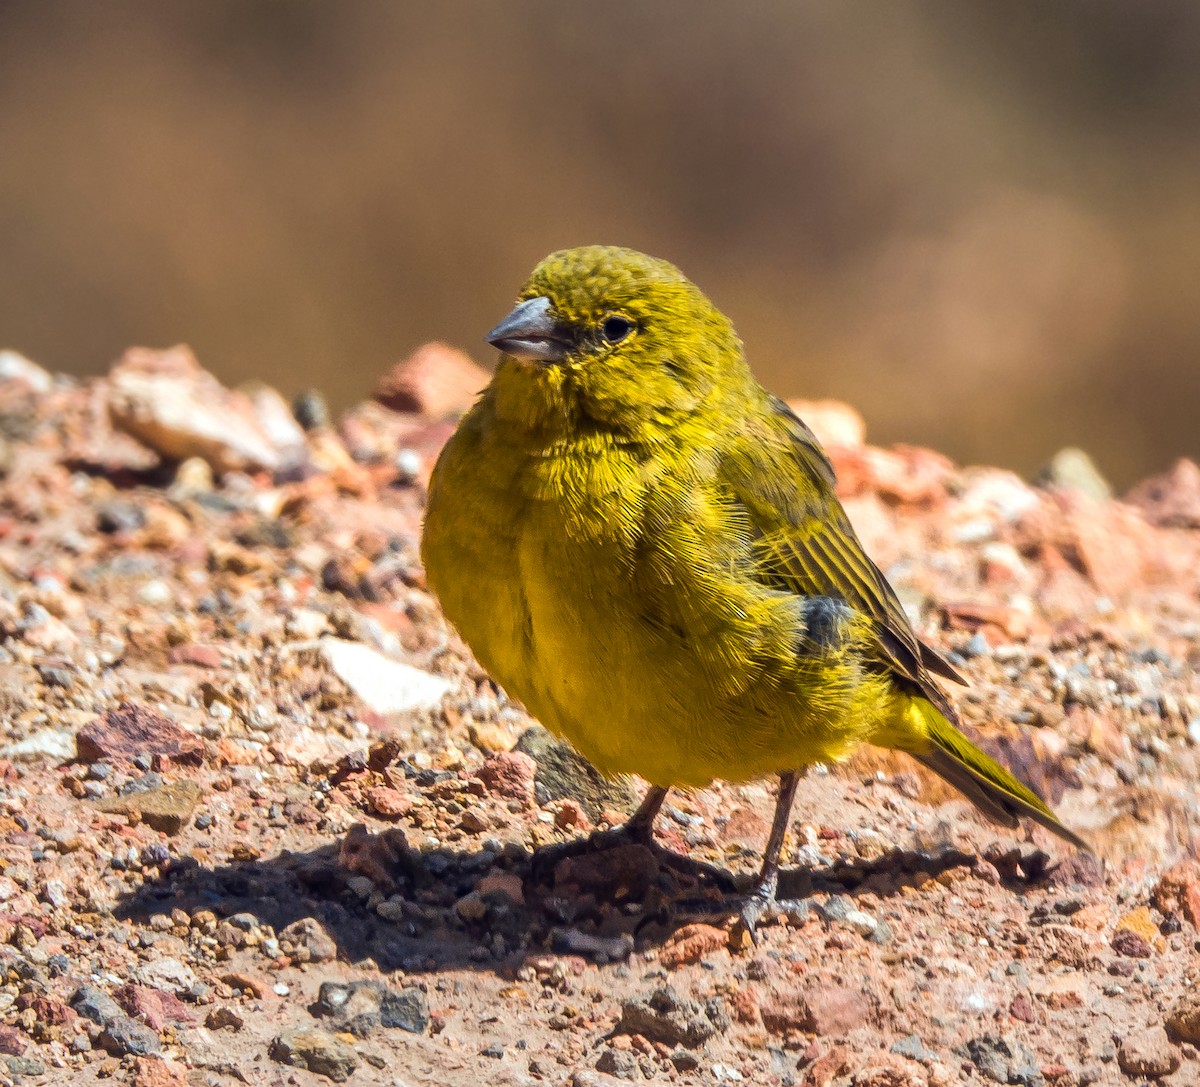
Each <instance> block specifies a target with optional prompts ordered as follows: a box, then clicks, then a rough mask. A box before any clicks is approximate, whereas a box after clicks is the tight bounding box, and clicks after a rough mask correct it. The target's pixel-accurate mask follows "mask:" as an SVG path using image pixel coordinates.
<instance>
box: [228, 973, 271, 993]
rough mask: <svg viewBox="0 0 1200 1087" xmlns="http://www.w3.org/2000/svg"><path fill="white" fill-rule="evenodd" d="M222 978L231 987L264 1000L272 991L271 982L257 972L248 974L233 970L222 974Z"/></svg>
mask: <svg viewBox="0 0 1200 1087" xmlns="http://www.w3.org/2000/svg"><path fill="white" fill-rule="evenodd" d="M221 980H222V981H223V982H224V983H225V984H226V985H228V986H229V987H230V988H231V989H238V990H240V991H241V992H245V993H250V994H251V995H253V996H255V997H257V998H258V999H259V1000H262V999H263V998H264V997H265V996H266V995H267V994H268V993H269V992H271V983H270V982H269V981H268V980H267V979H266V978H263V977H259V976H258V975H257V974H248V973H246V972H245V971H241V970H231V971H229V972H228V973H225V974H222V975H221Z"/></svg>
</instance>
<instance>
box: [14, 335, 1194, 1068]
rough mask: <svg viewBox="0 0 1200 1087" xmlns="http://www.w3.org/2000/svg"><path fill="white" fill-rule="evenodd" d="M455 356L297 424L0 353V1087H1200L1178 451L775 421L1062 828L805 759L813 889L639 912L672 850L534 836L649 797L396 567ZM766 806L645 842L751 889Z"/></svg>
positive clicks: (745, 800) (157, 379)
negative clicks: (993, 460) (804, 444)
mask: <svg viewBox="0 0 1200 1087" xmlns="http://www.w3.org/2000/svg"><path fill="white" fill-rule="evenodd" d="M430 374H437V375H441V379H439V380H441V384H440V385H439V384H437V382H435V381H433V380H432V379H431V378H430ZM447 374H449V375H451V377H449V378H447V377H446V375H447ZM478 381H479V375H478V374H476V373H474V372H473V371H472V369H471V368H470V366H469V364H467V363H465V362H464V361H462V360H456V358H454V357H452V356H451V354H450V353H448V352H447V351H446V349H441V348H430V349H428V351H427V352H426V354H425V355H423V356H419V357H418V359H417V360H416V361H415V362H412V363H411V364H410V365H409V366H408V367H401V368H399V369H398V370H397V371H396V372H395V373H393V374H392V375H390V376H389V378H388V379H387V381H386V382H385V383H384V385H383V386H381V399H382V400H385V401H386V402H387V403H389V404H391V405H392V406H391V407H385V406H383V404H382V403H378V402H371V403H366V404H363V405H361V406H359V407H358V408H356V409H354V410H353V411H352V412H351V413H350V414H349V415H348V416H347V417H346V418H344V419H343V420H341V421H339V422H338V423H337V424H336V425H333V424H330V423H329V421H328V420H326V419H325V418H324V417H323V413H322V409H321V404H320V402H319V400H318V399H317V398H315V397H306V398H302V399H301V400H300V401H299V402H298V403H297V405H295V416H296V418H299V420H300V421H301V422H302V423H303V424H304V426H303V427H302V426H300V425H298V424H297V421H296V418H294V417H293V414H292V411H291V410H289V405H287V404H285V403H284V402H283V401H282V400H281V399H280V398H279V397H278V395H277V394H274V393H273V392H271V390H266V389H262V388H258V389H254V390H250V391H248V392H246V393H242V392H236V393H235V392H233V391H230V390H226V389H222V388H221V387H220V386H219V385H217V384H216V382H215V381H214V380H213V379H212V378H210V377H208V375H206V374H205V373H204V372H203V371H202V370H201V369H200V368H199V367H198V365H197V364H196V363H195V361H194V360H193V359H192V358H191V357H190V355H188V354H187V353H186V351H182V350H175V351H173V352H165V353H154V352H131V353H130V355H128V356H126V358H125V359H124V360H122V362H121V363H120V364H119V365H118V366H117V367H116V368H115V369H114V370H113V371H112V372H111V373H110V374H109V375H107V376H105V377H103V378H100V379H97V380H94V381H91V382H88V383H85V384H76V383H72V382H69V381H67V380H65V379H61V378H54V377H52V376H51V375H48V374H46V373H45V372H44V371H42V370H40V369H39V368H37V367H36V366H34V365H32V364H30V363H29V362H27V361H26V360H24V359H21V358H19V357H18V356H15V355H12V354H11V353H8V354H0V468H2V470H3V478H2V479H0V705H2V706H3V710H4V713H3V735H2V736H0V1074H3V1077H4V1078H5V1081H6V1082H7V1081H12V1082H21V1083H26V1082H28V1083H32V1084H41V1083H64V1084H66V1083H73V1084H79V1085H82V1087H87V1085H93V1084H100V1083H102V1082H115V1083H130V1084H136V1085H141V1087H175V1085H182V1084H194V1085H196V1087H200V1085H206V1087H208V1085H211V1087H219V1085H220V1087H224V1085H235V1084H239V1083H243V1084H263V1085H275V1084H295V1085H309V1084H319V1083H325V1082H327V1081H328V1080H334V1081H337V1082H342V1081H349V1082H351V1083H353V1084H360V1085H362V1087H367V1085H375V1084H378V1085H396V1087H400V1085H411V1087H416V1085H419V1084H431V1085H432V1084H437V1085H446V1087H458V1085H472V1087H474V1085H476V1084H478V1083H479V1082H481V1081H482V1080H485V1079H486V1081H488V1082H490V1083H494V1084H497V1085H498V1084H551V1085H559V1084H574V1085H576V1087H603V1085H606V1084H609V1085H611V1084H617V1083H619V1082H654V1083H658V1082H662V1083H676V1084H681V1085H684V1084H726V1083H731V1084H735V1083H746V1084H801V1083H807V1084H828V1085H843V1084H853V1085H855V1087H920V1085H942V1084H958V1083H975V1084H988V1083H1010V1084H1023V1085H1030V1087H1032V1085H1039V1084H1046V1085H1082V1084H1090V1083H1095V1084H1137V1083H1144V1082H1150V1081H1153V1082H1157V1083H1161V1084H1166V1085H1169V1087H1183V1085H1185V1084H1197V1083H1200V1049H1198V1048H1197V1047H1198V1046H1200V993H1197V990H1196V989H1195V988H1194V986H1195V985H1196V982H1197V978H1198V977H1200V930H1198V926H1200V866H1198V865H1197V856H1198V854H1197V827H1198V826H1200V815H1198V810H1197V798H1198V791H1197V785H1196V781H1197V769H1198V766H1197V762H1198V758H1197V752H1198V748H1200V682H1198V681H1197V678H1196V675H1195V668H1196V665H1197V663H1198V662H1200V574H1198V571H1200V469H1197V468H1196V466H1195V465H1192V464H1189V463H1187V462H1180V463H1179V464H1177V465H1176V466H1175V467H1174V468H1172V469H1171V470H1170V471H1168V472H1167V473H1165V474H1164V475H1163V476H1162V477H1159V478H1157V479H1155V480H1150V481H1147V482H1146V483H1145V484H1143V485H1141V486H1140V487H1138V488H1136V489H1135V490H1134V491H1133V492H1131V493H1130V494H1129V495H1126V496H1124V498H1123V499H1122V500H1117V499H1114V498H1111V497H1109V496H1108V495H1107V494H1106V493H1105V492H1106V487H1105V485H1104V482H1103V480H1101V479H1100V478H1099V477H1097V476H1096V475H1095V472H1094V470H1092V469H1091V468H1090V465H1089V464H1088V462H1087V460H1086V458H1083V457H1081V456H1079V455H1077V454H1072V453H1065V454H1064V455H1062V456H1060V457H1059V458H1056V460H1055V462H1054V463H1053V465H1052V466H1050V468H1049V469H1048V472H1047V474H1046V476H1045V478H1044V479H1043V480H1042V481H1041V482H1039V484H1038V485H1036V486H1034V485H1031V484H1029V483H1027V482H1025V481H1022V480H1020V479H1018V478H1017V477H1016V476H1014V475H1012V474H1011V473H1007V472H1004V471H1001V470H998V469H987V468H966V469H964V468H960V467H957V466H955V465H953V464H950V463H949V462H948V461H946V460H945V459H944V458H942V457H940V456H939V455H938V454H936V453H933V452H930V451H928V450H922V449H904V448H902V449H893V450H884V449H878V448H874V447H871V446H869V445H865V444H863V442H862V435H861V427H860V424H859V423H858V421H857V420H856V417H855V416H854V414H853V413H852V412H851V411H850V410H849V409H847V408H845V407H844V406H840V405H836V404H814V405H805V406H802V407H801V409H800V410H801V413H802V414H804V415H805V416H806V417H807V418H808V419H809V421H810V422H811V423H812V424H813V426H814V428H815V429H816V430H817V431H818V433H820V434H822V435H823V436H824V437H825V438H826V439H827V441H828V442H830V443H831V444H832V445H833V446H834V447H835V448H834V450H833V455H834V460H835V463H836V466H837V468H838V472H839V481H840V488H841V491H842V493H843V495H844V498H845V501H846V504H847V508H848V509H849V511H850V513H851V517H852V519H853V520H854V522H855V524H856V525H857V526H858V528H859V531H860V534H861V535H862V537H863V539H864V541H865V543H866V545H867V547H868V549H869V550H870V551H871V553H872V554H873V555H874V556H875V557H876V559H877V561H879V563H880V565H881V566H882V567H883V568H884V569H885V571H887V573H888V575H889V577H890V578H891V579H892V581H893V583H894V584H895V585H896V586H897V589H898V590H899V591H900V593H901V596H902V599H903V601H904V603H905V606H906V607H907V608H908V609H909V610H910V612H911V614H912V615H913V617H914V620H915V621H916V623H917V626H918V629H919V630H920V632H921V633H922V634H923V636H925V637H926V638H927V639H928V640H929V641H931V642H932V643H933V644H934V645H936V646H937V647H939V648H940V649H941V650H943V651H945V652H947V653H949V654H951V655H952V660H954V662H955V663H956V664H957V666H958V667H959V668H960V669H961V670H962V671H963V672H964V673H965V675H966V676H967V677H968V678H969V679H970V681H971V684H972V685H971V687H970V688H969V689H964V690H963V691H961V692H960V693H958V694H957V696H956V697H957V703H958V705H959V707H960V709H961V712H962V715H963V718H964V720H965V722H966V723H967V724H968V725H969V726H970V727H971V728H973V729H974V730H975V734H976V735H977V737H978V738H979V739H980V742H981V743H983V744H984V746H986V747H987V748H988V749H989V750H990V751H992V752H993V753H995V754H997V755H998V757H1000V758H1002V759H1004V760H1006V761H1007V762H1008V763H1009V764H1010V765H1012V766H1014V768H1016V769H1017V770H1018V771H1019V772H1020V773H1021V774H1023V775H1024V776H1025V777H1026V778H1027V779H1028V780H1030V781H1032V782H1033V783H1034V784H1035V785H1036V786H1037V787H1038V788H1039V789H1041V790H1042V791H1043V792H1044V793H1045V794H1046V795H1047V796H1048V797H1049V798H1050V799H1051V800H1052V801H1053V803H1054V804H1055V806H1056V809H1057V811H1058V813H1059V814H1060V816H1061V817H1062V818H1063V820H1064V821H1065V822H1066V823H1067V824H1069V825H1070V826H1071V827H1072V828H1074V829H1076V830H1078V831H1079V832H1080V833H1081V834H1083V835H1085V836H1086V837H1087V838H1088V839H1089V840H1090V841H1091V842H1093V843H1094V846H1095V851H1096V852H1095V856H1089V855H1086V854H1072V853H1071V852H1070V850H1068V849H1067V848H1066V847H1064V846H1063V845H1062V844H1061V843H1059V842H1058V841H1057V840H1055V839H1053V838H1051V837H1050V836H1049V835H1047V834H1046V833H1045V832H1044V831H1042V830H1041V829H1040V828H1037V827H1024V828H1023V829H1022V830H1021V831H1020V832H1008V831H1006V830H1003V829H1001V828H996V827H993V826H991V825H989V824H988V823H986V822H985V821H983V820H982V819H981V818H980V817H979V816H977V815H976V813H975V812H974V811H973V810H972V809H971V808H970V807H969V806H968V805H967V804H966V803H965V802H963V801H961V800H959V799H957V798H956V797H955V796H954V794H952V793H951V792H950V791H949V790H948V789H947V788H946V787H944V786H941V785H940V784H938V783H936V782H935V781H933V780H932V779H931V778H929V777H927V776H925V775H924V774H923V773H922V772H920V771H918V770H917V768H916V767H915V764H913V763H911V762H908V761H906V760H904V759H903V758H902V757H900V756H888V755H884V754H882V753H876V752H868V753H864V754H863V755H861V756H859V757H856V758H855V760H853V761H852V762H850V763H849V764H847V765H844V766H839V767H836V768H828V769H826V768H818V770H817V772H815V773H811V774H809V776H808V777H807V779H806V780H805V781H804V782H803V784H802V787H801V791H800V797H799V800H798V803H797V806H796V811H795V813H794V818H793V823H792V827H791V831H790V833H789V836H788V842H787V845H786V855H787V856H788V858H789V861H788V870H787V872H786V874H785V878H784V888H783V889H784V893H785V894H788V895H790V896H792V897H803V898H804V904H803V905H799V906H796V907H795V908H793V909H791V910H790V911H789V912H788V913H787V914H786V915H781V916H777V917H773V918H771V919H770V920H769V921H768V922H766V923H764V924H763V926H762V927H761V928H760V929H759V931H758V934H757V941H756V942H755V941H751V940H750V939H748V938H747V936H746V935H745V934H744V933H743V932H741V931H740V930H739V929H738V928H736V927H735V926H731V925H730V924H728V923H724V922H721V921H719V920H717V919H714V920H711V921H710V922H693V921H690V920H689V919H687V918H682V917H680V916H678V913H677V911H676V910H674V909H673V908H672V902H673V901H674V900H676V899H679V898H695V897H697V896H700V897H710V898H711V897H713V896H714V895H715V894H716V891H715V889H714V887H713V885H712V882H711V880H710V878H709V877H708V875H707V874H706V873H705V871H704V870H703V869H702V867H701V866H700V865H699V864H696V865H692V866H689V865H664V864H663V863H662V856H660V855H658V854H656V853H655V852H652V851H650V850H648V849H646V848H644V847H641V846H626V847H622V848H620V849H617V850H614V851H611V852H607V853H582V854H580V855H578V856H572V857H567V858H566V859H561V860H559V861H558V862H557V863H554V862H553V861H551V862H549V863H540V864H538V865H537V866H534V865H533V864H532V863H531V853H532V851H533V850H535V849H536V848H538V847H541V846H545V845H551V844H554V843H561V842H566V841H570V840H573V839H576V838H579V837H581V836H583V835H586V834H587V833H588V832H589V831H591V830H592V829H594V828H596V827H601V826H605V825H609V824H612V823H614V822H618V821H619V820H620V819H622V818H623V817H624V814H625V813H627V812H628V811H629V810H630V809H631V807H632V806H633V805H634V804H635V803H636V801H637V797H638V795H639V792H640V789H641V787H642V786H641V785H640V784H639V783H637V782H614V783H604V782H601V781H599V780H598V779H596V778H595V777H594V775H592V774H591V773H590V772H589V771H588V769H587V768H586V767H584V766H582V765H581V764H580V763H579V762H578V760H577V759H575V758H574V757H572V755H571V754H570V752H569V750H566V749H564V748H563V747H562V745H560V744H558V743H557V742H556V741H554V740H552V739H551V738H550V737H548V736H547V735H546V734H545V733H543V732H541V731H540V730H538V729H537V728H536V723H535V722H533V721H532V720H530V719H529V717H528V716H527V715H526V714H525V712H524V711H523V710H522V709H521V707H520V706H518V705H515V704H513V703H511V702H509V701H508V700H507V699H506V697H505V696H504V694H503V693H502V692H500V691H498V690H497V689H496V688H495V686H494V685H493V684H492V683H491V682H490V681H489V680H488V679H487V677H486V676H485V675H484V674H483V673H482V672H481V671H480V669H479V667H478V666H477V665H476V664H475V663H474V662H473V661H472V660H471V658H470V655H469V653H468V652H467V651H466V650H465V649H464V647H463V646H462V644H461V643H460V642H459V641H458V639H457V638H456V636H455V635H454V633H453V632H452V631H451V630H450V629H448V628H447V626H446V625H445V623H444V622H443V620H442V619H441V617H440V615H439V612H438V609H437V605H436V602H435V601H434V600H433V599H432V597H431V596H430V595H429V593H428V592H427V591H426V589H425V587H424V580H423V574H422V570H421V567H420V563H419V559H418V554H417V541H418V537H419V532H420V519H421V511H422V499H423V493H424V491H423V487H424V480H425V478H426V477H427V473H428V470H429V468H430V466H431V464H432V460H433V458H434V457H435V456H436V451H437V449H438V448H439V446H440V444H441V443H442V442H443V441H444V440H445V437H446V436H447V434H448V433H449V432H450V429H451V427H450V425H449V424H448V423H446V422H444V421H442V417H443V416H444V414H445V413H447V412H449V411H452V410H453V409H454V408H455V407H456V406H457V405H458V403H459V402H461V401H463V400H469V397H470V394H471V393H472V392H473V391H474V387H475V386H476V385H477V384H478ZM396 408H401V409H405V410H395V409H396ZM422 409H428V410H429V411H430V412H432V413H433V414H432V415H424V414H422V413H421V411H422ZM483 606H486V602H483ZM773 794H774V787H773V784H772V783H770V782H763V783H752V784H742V785H731V784H728V783H723V782H717V783H715V784H714V785H713V786H712V787H711V788H709V789H705V790H700V791H697V792H693V793H674V794H672V796H671V798H670V800H669V801H668V806H667V808H666V809H665V813H664V816H663V818H662V819H661V822H660V824H659V835H658V843H659V844H660V845H661V846H662V847H665V849H668V850H671V851H674V852H676V853H678V854H681V855H686V857H688V858H690V859H691V860H692V861H694V862H707V863H709V864H713V865H718V866H721V867H724V868H727V869H729V870H731V871H732V872H734V873H739V874H745V875H749V874H751V873H752V872H753V871H754V869H755V866H756V864H757V863H758V859H759V856H760V850H761V848H762V845H763V843H764V842H765V839H766V832H767V826H768V823H769V819H770V814H771V810H772V804H773Z"/></svg>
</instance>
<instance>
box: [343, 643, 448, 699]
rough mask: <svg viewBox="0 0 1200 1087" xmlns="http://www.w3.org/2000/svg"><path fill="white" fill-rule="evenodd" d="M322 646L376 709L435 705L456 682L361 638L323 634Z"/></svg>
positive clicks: (345, 680)
mask: <svg viewBox="0 0 1200 1087" xmlns="http://www.w3.org/2000/svg"><path fill="white" fill-rule="evenodd" d="M321 650H322V652H323V653H324V654H325V659H326V660H327V661H328V662H329V666H330V667H331V668H332V669H333V670H334V672H335V673H336V674H337V676H338V678H339V679H341V681H342V682H343V683H345V684H346V686H347V687H349V688H350V689H351V690H352V691H353V692H354V693H355V694H356V695H358V697H359V698H361V699H362V700H363V701H364V702H365V703H366V704H367V705H368V706H370V707H371V709H373V710H374V711H375V712H376V713H405V712H408V711H411V710H428V709H432V708H433V707H434V706H436V705H437V704H438V703H439V702H441V700H442V698H443V696H445V695H446V694H447V693H448V692H449V691H450V690H451V689H452V688H453V686H454V685H453V684H452V683H451V682H450V680H448V679H444V678H442V677H441V676H434V675H430V674H429V673H428V672H422V671H421V670H420V669H419V668H413V667H412V666H411V665H408V664H401V663H400V662H399V661H394V660H390V659H388V658H387V657H385V656H384V655H383V654H382V653H377V652H376V651H375V650H374V649H371V648H370V647H369V646H365V645H361V644H360V643H358V642H348V641H344V640H343V639H341V638H322V639H321Z"/></svg>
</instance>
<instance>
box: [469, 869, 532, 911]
mask: <svg viewBox="0 0 1200 1087" xmlns="http://www.w3.org/2000/svg"><path fill="white" fill-rule="evenodd" d="M475 890H476V891H478V892H479V894H481V895H483V896H484V897H485V898H486V897H487V896H488V895H503V896H504V897H505V898H507V899H508V900H509V902H511V903H512V904H513V905H514V906H523V905H525V884H524V881H523V880H522V879H521V877H520V876H518V875H517V874H516V873H515V872H489V873H488V874H487V875H486V876H484V877H483V878H482V879H480V881H479V882H478V883H476V884H475Z"/></svg>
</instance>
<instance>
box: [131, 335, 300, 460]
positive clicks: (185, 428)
mask: <svg viewBox="0 0 1200 1087" xmlns="http://www.w3.org/2000/svg"><path fill="white" fill-rule="evenodd" d="M108 413H109V417H110V418H111V420H112V422H113V425H114V426H115V427H116V428H117V429H118V430H122V431H124V432H125V433H127V434H130V435H132V436H133V437H134V438H136V439H137V440H138V441H140V442H141V443H142V444H143V445H146V446H147V447H149V448H150V449H153V450H154V451H155V452H156V453H158V454H160V455H161V456H162V457H164V458H165V459H167V460H171V461H179V460H186V459H187V458H188V457H200V458H202V459H203V460H205V461H207V462H208V463H209V464H210V465H211V466H212V468H213V470H214V471H216V472H219V473H221V474H224V473H226V472H237V471H254V470H256V469H263V468H265V469H267V470H269V471H274V470H275V469H277V468H279V467H280V466H281V465H282V464H283V463H284V460H285V458H284V457H283V456H282V455H281V451H280V450H278V449H277V448H276V447H275V446H274V445H273V443H272V441H271V438H270V436H269V435H268V434H267V433H266V432H265V431H264V428H263V427H262V425H261V423H260V422H259V420H258V417H257V414H256V412H255V409H254V405H253V403H252V402H251V401H250V399H249V397H247V396H246V395H245V394H244V393H238V392H232V391H230V390H229V389H226V388H224V387H223V386H222V385H221V383H220V382H219V381H217V379H216V378H215V377H213V376H212V375H211V374H209V373H207V372H206V371H204V370H203V369H201V367H200V364H199V363H198V362H197V361H196V356H195V355H193V354H192V352H191V350H190V349H189V348H187V347H185V346H182V345H180V346H177V347H172V348H168V349H167V350H165V351H156V350H151V349H149V348H145V347H134V348H130V349H129V350H128V351H126V352H125V354H124V356H122V358H121V360H120V361H119V362H118V363H117V364H116V365H115V366H114V367H113V368H112V370H110V371H109V375H108Z"/></svg>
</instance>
